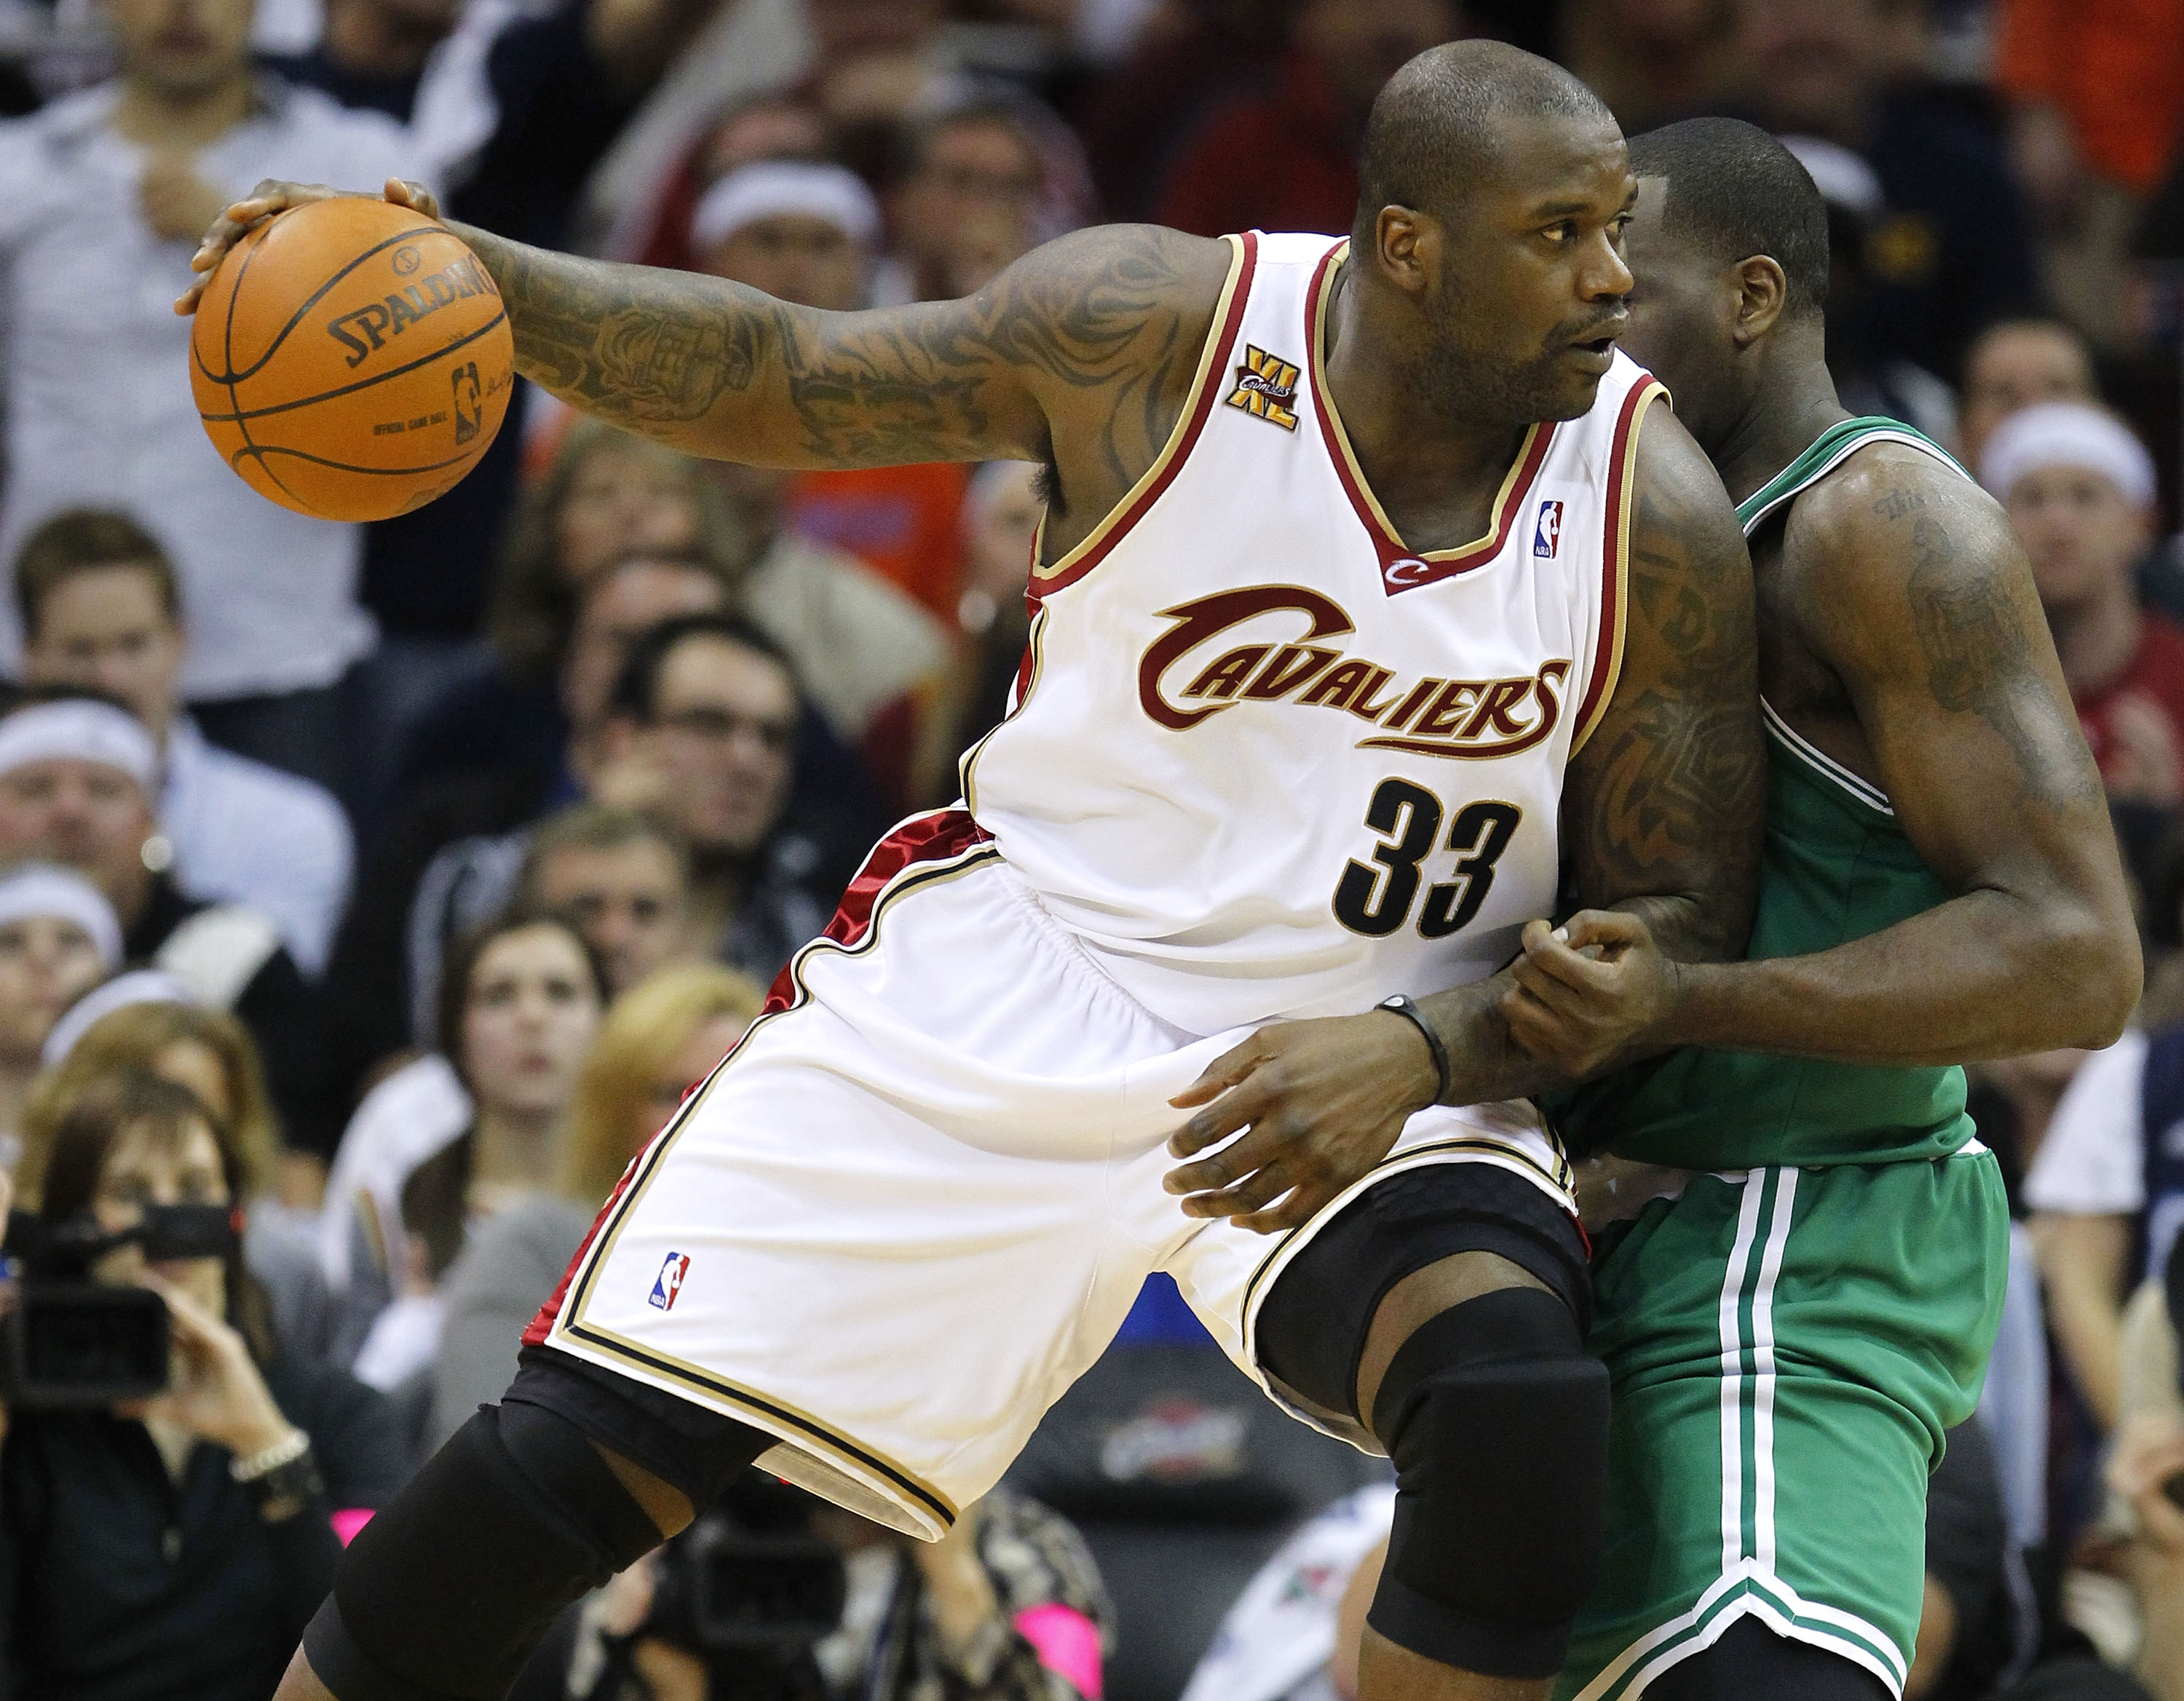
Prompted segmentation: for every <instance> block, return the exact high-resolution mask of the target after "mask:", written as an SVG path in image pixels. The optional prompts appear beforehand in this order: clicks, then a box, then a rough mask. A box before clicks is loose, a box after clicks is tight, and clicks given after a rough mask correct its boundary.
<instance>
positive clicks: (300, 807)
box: [15, 509, 355, 976]
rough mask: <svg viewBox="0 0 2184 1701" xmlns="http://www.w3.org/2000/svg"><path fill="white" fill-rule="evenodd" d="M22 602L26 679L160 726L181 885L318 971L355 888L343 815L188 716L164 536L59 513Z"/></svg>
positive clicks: (22, 580) (32, 540)
mask: <svg viewBox="0 0 2184 1701" xmlns="http://www.w3.org/2000/svg"><path fill="white" fill-rule="evenodd" d="M15 612H16V615H17V618H18V619H19V620H20V623H21V629H22V633H23V677H24V679H25V682H26V683H28V684H30V685H32V686H47V685H51V686H78V687H88V688H90V689H92V690H94V691H98V692H104V693H105V694H106V695H108V696H109V697H112V698H117V699H119V700H120V702H122V703H125V704H126V705H127V706H128V708H129V709H130V711H131V713H132V714H135V715H136V718H137V720H140V721H142V723H143V725H144V729H145V731H148V732H149V733H150V734H151V735H152V741H153V744H154V745H155V746H156V747H157V748H158V749H159V753H160V779H159V825H160V828H161V830H162V831H163V832H164V834H165V836H166V838H167V840H168V842H169V844H170V846H171V848H172V850H173V853H174V862H173V867H172V870H171V871H172V873H173V875H174V878H175V884H176V885H177V886H179V887H181V889H182V891H183V892H185V893H186V894H187V895H188V896H189V897H192V898H213V899H217V900H220V901H223V902H228V903H247V904H248V905H250V906H251V907H252V908H253V909H257V910H259V911H260V912H262V913H263V914H265V915H267V916H269V917H270V918H271V919H272V920H273V921H274V922H275V923H276V925H277V926H279V927H280V930H281V937H282V938H283V939H284V940H285V941H286V942H287V946H288V950H289V953H290V954H291V955H292V956H293V957H294V958H295V959H296V962H297V964H298V967H300V968H301V969H302V970H304V973H305V974H307V975H310V976H316V975H317V974H318V973H319V971H320V969H322V968H323V967H324V966H325V964H326V950H327V948H328V946H329V944H330V943H331V941H332V938H333V931H334V927H335V925H336V924H337V922H338V921H339V920H341V912H342V906H343V903H346V902H347V901H348V887H349V877H350V874H351V872H352V870H353V867H354V862H355V850H354V845H353V843H352V842H351V840H350V837H349V829H348V819H347V818H346V817H345V816H344V815H343V814H342V811H341V806H340V805H339V804H338V803H335V801H334V800H333V798H331V796H330V795H329V794H328V793H327V792H326V791H325V790H324V789H323V788H321V787H318V786H315V785H313V784H312V783H311V782H310V781H308V780H300V779H298V778H297V777H296V776H295V775H292V774H284V773H282V772H281V770H279V769H277V768H272V767H269V766H267V765H266V764H265V763H262V762H253V760H251V759H249V758H248V757H247V756H238V755H237V754H235V753H233V752H232V751H229V750H223V749H220V748H219V747H218V746H216V745H214V744H211V743H209V742H207V741H206V739H205V737H204V735H203V733H202V732H200V731H198V726H197V723H196V722H195V721H193V720H191V718H190V717H189V715H188V714H186V713H184V712H183V709H182V706H181V695H180V692H179V689H178V681H179V680H180V678H181V672H182V670H183V668H184V667H185V665H186V658H187V655H188V653H189V645H188V641H187V640H188V634H187V629H186V627H185V625H184V623H183V617H182V607H181V586H180V585H179V583H178V582H177V579H176V575H175V569H174V566H173V564H172V563H171V562H170V560H169V559H168V558H167V556H166V554H165V553H164V551H163V550H162V549H161V548H160V547H159V540H158V539H157V538H155V537H153V536H152V535H151V533H150V532H148V531H146V530H145V529H144V528H143V527H142V525H138V524H137V523H136V521H135V520H131V518H130V517H129V516H128V515H126V514H114V513H109V512H104V511H102V510H99V509H68V510H66V511H64V512H63V513H61V514H56V515H54V516H53V518H52V519H51V520H47V521H46V522H45V524H44V525H41V526H39V527H38V528H37V530H36V531H33V532H32V533H31V535H30V536H29V537H28V538H27V539H25V542H24V544H23V549H22V553H20V555H18V556H17V557H16V559H15Z"/></svg>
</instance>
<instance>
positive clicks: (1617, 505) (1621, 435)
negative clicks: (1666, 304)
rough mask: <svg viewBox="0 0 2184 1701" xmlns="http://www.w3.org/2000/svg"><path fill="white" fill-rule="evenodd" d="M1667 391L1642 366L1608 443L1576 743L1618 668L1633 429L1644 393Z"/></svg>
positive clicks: (1574, 723) (1573, 728)
mask: <svg viewBox="0 0 2184 1701" xmlns="http://www.w3.org/2000/svg"><path fill="white" fill-rule="evenodd" d="M1665 393H1666V392H1664V391H1663V389H1662V387H1661V385H1660V382H1659V381H1658V380H1657V379H1656V378H1655V377H1654V376H1653V375H1652V373H1650V372H1641V374H1640V375H1639V379H1638V381H1637V382H1636V383H1635V384H1633V385H1632V386H1630V394H1629V395H1627V396H1625V397H1624V398H1623V408H1622V411H1621V412H1619V414H1617V415H1616V417H1615V436H1614V437H1613V439H1612V440H1611V441H1610V442H1609V443H1608V446H1607V503H1606V507H1607V519H1606V520H1605V522H1604V524H1605V525H1606V527H1607V536H1606V539H1605V541H1604V542H1603V544H1602V548H1601V552H1600V636H1599V637H1598V639H1596V641H1595V642H1594V644H1593V648H1592V668H1591V672H1590V673H1589V674H1588V675H1587V676H1586V679H1585V697H1584V698H1583V700H1581V701H1580V703H1579V704H1578V706H1577V719H1576V720H1574V721H1572V722H1571V723H1570V737H1571V739H1572V741H1573V745H1572V748H1575V744H1576V743H1577V742H1582V741H1583V740H1584V738H1585V735H1586V732H1587V731H1588V730H1589V727H1590V723H1591V719H1592V715H1593V713H1594V710H1595V709H1596V706H1597V704H1598V703H1599V702H1600V698H1601V693H1602V692H1604V691H1606V690H1607V689H1608V688H1609V687H1610V686H1611V685H1612V684H1613V678H1612V675H1614V674H1615V673H1616V672H1618V671H1619V669H1618V667H1617V665H1616V659H1617V654H1618V652H1619V650H1620V648H1621V642H1620V640H1621V637H1622V635H1623V607H1622V601H1623V579H1624V565H1625V559H1626V557H1627V555H1628V553H1629V545H1630V537H1629V536H1628V535H1627V533H1626V531H1625V529H1624V528H1625V525H1626V523H1627V522H1628V520H1629V519H1630V515H1629V514H1628V513H1626V512H1625V507H1626V503H1627V496H1628V493H1627V492H1625V490H1624V478H1625V468H1626V466H1627V465H1628V464H1629V462H1630V455H1629V453H1628V450H1629V448H1630V431H1631V428H1632V426H1633V425H1635V424H1636V422H1637V419H1638V410H1639V409H1641V408H1642V407H1644V406H1645V404H1646V399H1647V398H1648V397H1652V396H1656V395H1663V394H1665Z"/></svg>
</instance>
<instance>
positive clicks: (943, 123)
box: [874, 94, 1093, 306]
mask: <svg viewBox="0 0 2184 1701" xmlns="http://www.w3.org/2000/svg"><path fill="white" fill-rule="evenodd" d="M1089 185H1090V174H1089V170H1088V168H1087V167H1086V166H1085V164H1084V149H1083V147H1082V146H1081V144H1079V143H1078V141H1077V140H1076V137H1075V135H1074V133H1073V132H1072V131H1069V130H1067V128H1066V127H1065V126H1064V125H1062V124H1061V121H1060V120H1058V119H1057V118H1056V116H1055V114H1053V112H1052V111H1051V110H1050V109H1049V108H1046V107H1045V106H1042V105H1040V104H1039V103H1037V102H1035V101H1033V100H1032V99H1030V98H1029V97H1026V96H1021V95H1002V94H981V95H978V96H975V97H972V98H970V99H967V100H961V101H959V102H957V103H955V104H954V105H951V106H948V107H944V108H942V109H941V110H940V111H939V112H938V113H936V114H933V115H932V116H931V117H929V118H927V119H924V120H922V121H921V122H919V123H918V124H917V125H913V126H912V127H911V131H910V132H909V135H908V136H906V138H905V143H904V148H903V155H902V160H901V167H900V173H899V175H898V176H897V178H896V180H895V181H894V184H893V186H892V187H891V188H890V191H889V197H888V199H889V214H890V223H891V224H892V225H893V227H894V236H895V242H896V245H897V246H896V251H895V253H893V254H891V255H889V258H888V260H887V262H886V264H884V265H883V267H882V269H881V272H880V275H879V277H878V279H877V281H876V288H875V292H874V293H875V298H876V300H877V303H878V304H879V305H881V306H889V305H893V304H896V303H902V302H910V301H952V300H954V299H955V298H956V297H958V296H966V295H976V294H977V293H978V292H979V291H980V290H982V289H983V288H984V287H985V286H987V285H988V284H989V283H990V282H991V281H993V279H994V276H995V274H996V273H998V272H1000V270H1002V269H1003V268H1004V267H1006V266H1007V265H1009V264H1011V263H1012V262H1013V261H1016V260H1017V259H1020V258H1022V257H1023V256H1024V255H1025V254H1028V253H1030V252H1031V251H1032V250H1033V249H1034V248H1035V247H1038V246H1039V244H1040V243H1041V242H1050V241H1051V240H1052V239H1053V238H1055V237H1056V236H1061V234H1062V233H1063V232H1064V231H1072V230H1074V229H1076V228H1077V227H1078V225H1083V224H1086V223H1089V222H1090V220H1091V219H1092V216H1093V207H1092V199H1091V190H1090V186H1089Z"/></svg>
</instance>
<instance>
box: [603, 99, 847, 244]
mask: <svg viewBox="0 0 2184 1701" xmlns="http://www.w3.org/2000/svg"><path fill="white" fill-rule="evenodd" d="M827 142H828V136H827V120H825V119H824V118H822V117H821V116H820V114H819V111H818V109H817V108H816V107H814V106H813V105H812V104H811V102H810V101H809V100H807V99H805V97H803V96H801V95H799V94H798V93H796V92H794V91H793V90H787V89H768V90H766V91H764V92H760V93H758V94H755V95H749V96H746V97H744V98H743V99H740V100H738V101H735V102H733V103H730V104H729V106H728V107H727V108H726V109H725V110H723V111H721V112H718V113H716V114H713V115H712V117H711V118H710V119H709V120H707V121H706V122H705V124H703V125H700V126H699V131H698V134H697V136H696V139H695V140H694V141H693V142H691V143H690V144H689V146H688V148H687V149H685V151H684V152H683V154H682V158H680V159H679V160H677V162H676V163H675V164H673V165H672V166H671V167H670V168H669V170H668V171H667V173H666V175H665V176H664V177H663V178H662V179H661V181H660V183H659V185H658V186H657V188H656V189H655V190H654V191H653V192H650V193H649V194H643V195H639V196H636V197H632V205H630V206H628V207H626V208H623V209H622V212H621V216H620V217H619V218H618V220H616V229H615V231H614V232H613V233H612V235H611V236H610V238H609V242H608V247H607V253H608V257H609V258H614V259H622V258H627V259H633V260H636V261H638V263H639V264H643V265H648V266H666V267H667V268H669V269H670V270H674V271H682V272H694V271H696V270H698V256H697V255H696V253H694V252H693V251H692V249H691V247H690V220H691V218H692V216H693V215H694V214H695V213H696V212H697V210H698V203H699V200H700V199H701V198H702V197H704V195H705V192H706V190H708V189H710V187H711V186H713V185H714V184H716V183H717V182H719V181H721V179H722V178H723V177H726V176H727V175H728V174H729V173H730V172H732V171H737V170H741V169H742V168H743V167H744V166H746V165H755V164H759V163H760V161H762V160H775V159H788V160H804V161H811V160H816V159H821V158H824V157H825V156H826V153H827Z"/></svg>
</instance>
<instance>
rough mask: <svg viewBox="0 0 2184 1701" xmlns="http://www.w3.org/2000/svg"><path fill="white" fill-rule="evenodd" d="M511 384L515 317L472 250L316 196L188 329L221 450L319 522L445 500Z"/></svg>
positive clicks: (197, 380)
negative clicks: (510, 326)
mask: <svg viewBox="0 0 2184 1701" xmlns="http://www.w3.org/2000/svg"><path fill="white" fill-rule="evenodd" d="M514 386H515V340H514V339H513V338H512V337H511V336H510V335H509V330H508V314H507V311H506V309H504V307H503V306H502V304H501V299H500V292H499V290H497V289H495V288H494V287H493V279H492V278H491V277H490V276H489V275H487V272H486V269H485V268H484V267H483V266H482V265H481V264H478V258H477V256H476V254H473V253H471V251H470V249H469V248H468V247H466V246H465V244H464V243H463V242H462V240H461V239H460V237H458V236H455V234H454V232H453V231H449V230H448V229H447V228H446V227H445V226H444V225H439V224H437V223H436V222H435V221H433V220H430V219H427V218H426V217H425V216H424V215H423V214H421V213H417V212H414V211H412V210H411V209H410V208H407V207H398V206H395V205H394V204H393V203H391V202H387V201H367V200H365V199H363V198H361V197H346V196H345V197H341V198H339V199H337V200H331V201H314V202H311V203H307V204H306V205H304V206H301V207H296V208H290V209H289V210H288V211H287V212H285V213H281V214H276V215H275V216H274V217H273V218H272V219H270V220H268V221H267V222H266V223H265V224H263V225H259V226H258V227H257V228H255V229H254V230H253V231H250V232H248V234H247V235H246V236H244V237H243V238H242V241H241V242H237V244H236V245H235V247H233V248H231V250H229V252H228V253H227V254H226V257H225V258H223V259H222V260H221V261H220V269H219V270H217V271H215V272H214V274H213V275H212V281H211V283H210V284H209V286H207V287H206V289H205V292H204V297H203V299H202V300H201V301H200V302H199V303H198V311H197V323H196V325H195V327H194V328H193V329H192V331H191V333H190V387H191V389H192V392H194V393H195V395H196V397H197V404H198V417H199V418H200V419H202V420H203V421H204V428H205V435H206V436H209V437H210V438H211V439H212V442H213V447H214V448H216V449H218V450H219V451H220V454H221V456H222V457H223V458H224V459H226V462H227V464H229V465H230V466H231V467H233V468H234V469H235V470H236V471H237V473H239V474H240V475H242V478H243V480H244V481H246V482H247V483H248V485H249V486H250V487H251V488H252V489H253V490H254V491H256V492H258V493H259V495H260V496H265V497H269V498H271V499H272V500H273V501H275V502H277V503H280V504H281V506H282V507H283V508H292V509H295V510H296V511H297V512H298V514H315V515H317V516H318V517H320V519H323V520H385V519H387V518H388V517H390V516H391V515H393V514H407V513H408V512H409V510H410V509H415V508H421V507H423V506H424V505H425V503H428V502H430V501H432V499H433V498H435V497H437V496H441V495H443V494H445V493H446V492H448V490H450V489H452V488H453V487H454V485H455V483H456V482H457V481H459V480H460V479H461V477H462V476H463V475H464V474H465V473H466V472H468V471H469V470H471V468H472V467H473V466H475V465H476V464H477V459H478V457H479V456H480V455H482V454H483V453H485V451H486V446H487V444H488V443H490V442H493V433H494V432H496V431H499V429H500V422H501V419H502V416H503V415H504V414H506V413H507V411H508V397H509V392H510V389H512V388H513V387H514Z"/></svg>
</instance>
